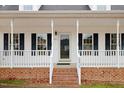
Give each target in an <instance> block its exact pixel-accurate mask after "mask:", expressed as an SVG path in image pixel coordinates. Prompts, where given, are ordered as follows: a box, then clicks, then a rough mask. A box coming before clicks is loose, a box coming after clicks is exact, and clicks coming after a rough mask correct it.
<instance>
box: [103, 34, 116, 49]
mask: <svg viewBox="0 0 124 93" xmlns="http://www.w3.org/2000/svg"><path fill="white" fill-rule="evenodd" d="M105 49H106V50H116V49H117V34H116V33H106V34H105Z"/></svg>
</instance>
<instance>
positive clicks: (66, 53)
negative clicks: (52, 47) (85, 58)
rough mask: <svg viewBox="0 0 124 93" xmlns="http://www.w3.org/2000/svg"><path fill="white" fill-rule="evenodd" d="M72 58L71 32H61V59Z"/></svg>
mask: <svg viewBox="0 0 124 93" xmlns="http://www.w3.org/2000/svg"><path fill="white" fill-rule="evenodd" d="M69 58H70V44H69V34H66V33H65V34H60V59H69Z"/></svg>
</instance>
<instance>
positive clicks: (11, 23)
mask: <svg viewBox="0 0 124 93" xmlns="http://www.w3.org/2000/svg"><path fill="white" fill-rule="evenodd" d="M10 28H11V68H12V67H13V31H14V30H13V29H14V26H13V19H11V22H10Z"/></svg>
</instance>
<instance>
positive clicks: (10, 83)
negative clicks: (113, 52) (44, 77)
mask: <svg viewBox="0 0 124 93" xmlns="http://www.w3.org/2000/svg"><path fill="white" fill-rule="evenodd" d="M0 87H50V86H48V85H42V84H41V85H38V84H36V85H35V84H33V85H29V84H28V82H26V81H24V80H0ZM80 88H124V84H110V83H108V84H107V83H106V84H91V85H81V86H80Z"/></svg>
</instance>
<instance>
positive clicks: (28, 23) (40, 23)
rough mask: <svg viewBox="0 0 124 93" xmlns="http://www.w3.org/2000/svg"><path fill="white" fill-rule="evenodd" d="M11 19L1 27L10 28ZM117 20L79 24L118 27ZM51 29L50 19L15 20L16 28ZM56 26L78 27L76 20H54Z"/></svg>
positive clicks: (109, 19)
mask: <svg viewBox="0 0 124 93" xmlns="http://www.w3.org/2000/svg"><path fill="white" fill-rule="evenodd" d="M10 21H11V19H9V18H3V19H0V27H3V28H4V27H10ZM116 22H117V20H116V19H112V18H104V19H97V18H89V19H85V18H80V19H79V23H80V26H86V27H87V26H88V27H90V26H116ZM120 25H121V26H124V19H121V20H120ZM45 26H46V27H50V26H51V19H50V18H47V19H46V18H15V19H14V27H45ZM54 26H55V27H56V26H58V27H59V26H60V27H65V26H76V19H75V18H56V19H54Z"/></svg>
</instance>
